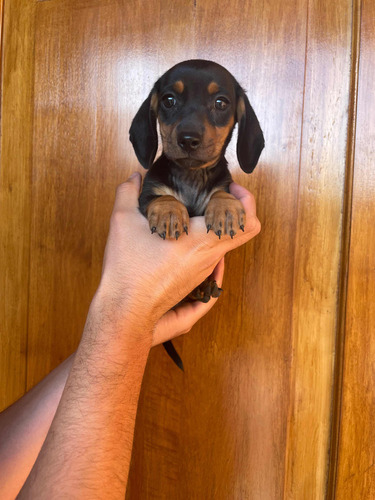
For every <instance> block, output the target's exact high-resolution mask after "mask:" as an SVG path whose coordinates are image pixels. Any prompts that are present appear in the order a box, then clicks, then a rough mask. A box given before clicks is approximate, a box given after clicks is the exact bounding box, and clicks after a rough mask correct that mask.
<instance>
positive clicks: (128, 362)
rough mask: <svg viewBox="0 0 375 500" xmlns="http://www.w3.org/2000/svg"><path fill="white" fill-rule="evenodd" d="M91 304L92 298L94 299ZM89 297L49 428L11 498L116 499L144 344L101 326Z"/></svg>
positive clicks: (119, 328)
mask: <svg viewBox="0 0 375 500" xmlns="http://www.w3.org/2000/svg"><path fill="white" fill-rule="evenodd" d="M94 302H95V301H94ZM100 308H101V307H99V308H98V307H97V301H96V302H95V304H94V305H93V306H92V307H91V310H90V313H89V315H88V321H87V323H86V326H85V331H84V333H83V336H82V340H81V343H80V346H79V348H78V350H77V353H76V356H75V360H74V363H73V367H72V370H71V372H70V375H69V378H68V381H67V383H66V386H65V389H64V392H63V395H62V398H61V401H60V404H59V407H58V410H57V412H56V416H55V418H54V420H53V423H52V425H51V429H50V432H49V433H48V436H47V439H46V441H45V443H44V445H43V448H42V450H41V452H40V454H39V456H38V459H37V461H36V463H35V466H34V468H33V470H32V472H31V474H30V476H29V478H28V480H27V481H26V483H25V485H24V487H23V488H22V491H21V493H20V495H19V498H28V499H29V498H38V499H43V498H48V499H49V498H55V497H56V496H58V495H60V496H62V497H69V498H84V497H88V496H89V497H90V498H104V497H105V498H124V494H125V490H126V481H127V476H128V469H129V464H130V457H131V449H132V442H133V434H134V424H135V417H136V412H137V403H138V398H139V392H140V388H141V383H142V377H143V373H144V369H145V366H146V362H147V356H148V352H149V346H147V345H142V344H141V345H139V344H138V345H137V343H136V342H135V341H134V339H135V338H136V337H137V335H135V332H134V330H135V329H137V328H144V327H145V326H143V325H142V327H141V326H132V325H120V324H118V323H117V322H116V321H115V322H114V323H113V324H111V322H110V321H108V320H107V321H106V322H105V324H104V325H103V322H102V319H98V315H101V314H100V312H99V313H98V311H100Z"/></svg>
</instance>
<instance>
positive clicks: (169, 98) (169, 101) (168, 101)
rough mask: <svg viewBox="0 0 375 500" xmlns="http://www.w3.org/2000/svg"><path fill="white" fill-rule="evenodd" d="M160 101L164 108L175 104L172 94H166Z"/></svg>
mask: <svg viewBox="0 0 375 500" xmlns="http://www.w3.org/2000/svg"><path fill="white" fill-rule="evenodd" d="M161 102H162V103H163V106H164V107H165V108H168V109H169V108H173V106H176V103H177V101H176V98H175V97H174V96H173V95H172V94H166V95H165V96H163V97H162V99H161Z"/></svg>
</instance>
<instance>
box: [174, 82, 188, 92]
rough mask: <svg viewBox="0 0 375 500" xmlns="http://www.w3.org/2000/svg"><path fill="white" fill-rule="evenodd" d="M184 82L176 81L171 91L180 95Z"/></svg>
mask: <svg viewBox="0 0 375 500" xmlns="http://www.w3.org/2000/svg"><path fill="white" fill-rule="evenodd" d="M184 88H185V86H184V82H183V81H182V80H177V82H176V83H174V84H173V89H174V90H175V91H176V92H178V93H179V94H182V92H183V91H184Z"/></svg>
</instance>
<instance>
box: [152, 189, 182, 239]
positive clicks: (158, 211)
mask: <svg viewBox="0 0 375 500" xmlns="http://www.w3.org/2000/svg"><path fill="white" fill-rule="evenodd" d="M147 218H148V223H149V225H150V229H151V233H158V235H159V236H160V237H161V238H163V239H164V240H165V239H166V238H169V239H171V238H174V239H176V240H178V238H179V236H180V235H181V234H182V232H185V233H186V234H188V229H189V214H188V211H187V210H186V207H185V206H184V205H183V204H182V203H181V202H180V201H177V200H176V198H174V197H173V196H169V195H168V196H160V197H158V198H155V200H153V201H152V202H151V203H150V204H149V206H148V208H147Z"/></svg>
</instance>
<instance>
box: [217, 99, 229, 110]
mask: <svg viewBox="0 0 375 500" xmlns="http://www.w3.org/2000/svg"><path fill="white" fill-rule="evenodd" d="M228 106H229V100H228V99H227V98H226V97H217V98H216V100H215V108H216V109H218V110H219V111H225V110H226V109H227V107H228Z"/></svg>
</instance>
